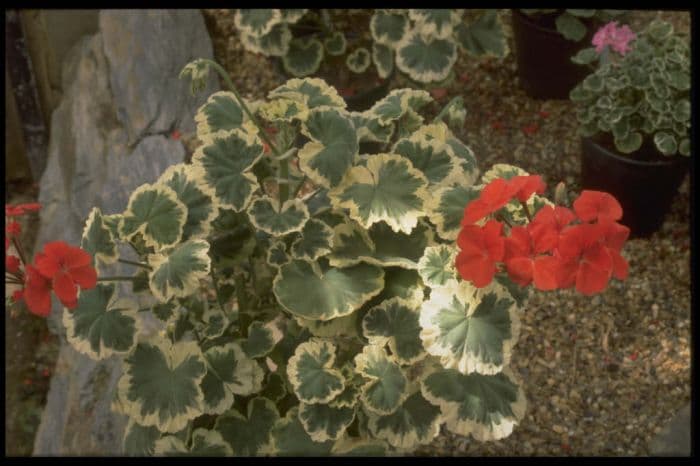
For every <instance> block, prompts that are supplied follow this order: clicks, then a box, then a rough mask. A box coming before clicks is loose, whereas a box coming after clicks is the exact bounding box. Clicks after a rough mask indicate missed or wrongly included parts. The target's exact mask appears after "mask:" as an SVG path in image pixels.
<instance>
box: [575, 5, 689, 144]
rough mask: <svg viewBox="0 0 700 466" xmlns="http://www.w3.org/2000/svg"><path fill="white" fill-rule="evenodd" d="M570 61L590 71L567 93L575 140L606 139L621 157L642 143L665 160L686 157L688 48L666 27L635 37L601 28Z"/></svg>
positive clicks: (656, 22)
mask: <svg viewBox="0 0 700 466" xmlns="http://www.w3.org/2000/svg"><path fill="white" fill-rule="evenodd" d="M593 45H594V46H595V47H589V48H587V49H583V50H581V51H580V52H579V53H578V54H577V55H575V56H574V57H573V58H572V60H573V61H574V62H576V63H579V64H591V66H592V68H593V71H592V73H591V74H590V75H589V76H588V77H586V78H585V79H584V80H583V81H582V82H581V83H580V84H579V85H577V86H576V87H575V88H574V89H573V90H572V91H571V93H570V98H571V100H572V101H573V102H575V103H576V104H577V106H578V110H577V117H578V120H579V123H580V125H579V133H580V134H581V136H584V137H589V136H594V137H601V136H602V135H609V136H611V139H612V142H613V143H614V147H615V149H617V150H618V151H619V152H621V153H623V154H631V153H633V152H635V151H637V150H638V149H639V148H640V147H642V144H643V143H644V141H645V140H649V141H653V144H654V146H655V147H656V149H658V151H659V152H660V153H662V154H663V155H665V156H673V155H676V154H680V155H683V156H690V117H691V106H690V44H689V40H688V37H687V35H683V34H678V33H674V31H673V26H672V25H671V24H670V23H667V22H665V21H661V20H658V19H657V20H654V21H652V22H651V23H650V24H649V25H648V26H647V27H646V29H644V30H643V31H642V32H641V33H639V34H635V33H634V32H632V31H631V30H629V28H627V29H625V27H624V26H623V27H618V26H617V24H615V23H610V24H607V25H605V26H603V27H602V28H601V29H600V30H599V31H598V33H596V35H595V36H594V38H593Z"/></svg>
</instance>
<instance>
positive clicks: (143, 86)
mask: <svg viewBox="0 0 700 466" xmlns="http://www.w3.org/2000/svg"><path fill="white" fill-rule="evenodd" d="M99 23H100V29H99V31H98V32H97V34H95V35H92V36H86V37H83V38H81V39H80V40H79V41H78V42H77V43H76V44H75V45H74V46H73V48H72V49H71V51H70V52H69V54H68V55H67V57H66V61H65V62H64V67H63V70H62V81H63V90H64V94H63V97H62V100H61V102H60V104H59V105H58V107H57V108H56V110H55V111H54V112H53V114H52V118H51V136H50V141H49V151H48V153H49V154H48V160H47V167H46V169H45V171H44V174H43V176H42V178H41V181H40V183H39V186H40V191H39V202H41V203H42V205H43V208H42V210H41V212H40V224H39V231H38V234H37V240H36V244H35V248H34V251H35V252H38V251H40V250H41V249H43V246H44V244H45V243H47V242H49V241H54V240H61V241H65V242H67V243H69V244H74V245H77V244H79V243H80V238H81V236H82V231H83V228H84V222H85V219H86V218H87V215H88V213H89V212H90V210H91V209H92V207H94V206H97V207H99V208H100V209H101V210H102V211H103V213H105V214H113V213H121V212H123V211H124V210H125V209H126V206H127V204H128V200H129V196H130V194H131V192H132V191H133V190H134V189H135V188H136V187H138V186H140V185H142V184H144V183H152V182H154V181H156V180H157V179H158V177H159V176H160V175H161V174H162V173H163V171H165V169H166V168H167V167H169V166H170V165H172V164H175V163H179V162H182V161H183V160H184V158H185V155H186V151H185V148H184V146H183V145H182V143H181V142H180V141H179V140H174V139H172V138H170V137H169V134H170V132H171V131H172V129H175V128H177V129H179V130H180V131H182V132H188V131H194V121H193V118H194V115H195V113H196V111H197V109H198V108H199V106H201V105H202V104H203V103H204V102H205V101H206V98H207V97H208V96H209V95H210V94H211V93H213V92H215V91H216V90H218V84H217V82H216V79H215V77H213V76H210V80H211V82H210V83H209V85H208V87H207V88H206V89H205V91H204V92H202V93H200V94H197V95H196V96H192V95H191V94H190V90H189V83H187V82H185V81H184V80H180V79H178V75H179V73H180V70H181V69H182V67H183V66H184V65H185V64H186V63H188V62H189V61H191V60H192V59H194V58H199V57H202V58H212V55H213V54H212V46H211V40H210V38H209V36H208V34H207V31H206V27H205V25H204V20H203V18H202V16H201V13H200V12H199V11H197V10H177V11H176V10H168V11H163V10H160V11H158V10H138V11H135V10H119V11H101V12H100V22H99ZM120 251H121V253H122V254H123V255H124V257H125V258H130V259H133V257H131V256H129V254H130V253H131V249H130V248H129V247H128V246H121V247H120ZM99 273H100V275H101V276H107V275H124V274H131V273H133V268H132V267H131V266H129V265H126V264H114V265H112V266H110V267H105V268H104V270H100V271H99ZM119 292H120V294H121V296H128V295H129V293H130V286H129V285H128V284H125V283H120V286H119ZM138 298H139V299H137V301H139V303H140V304H143V303H142V301H143V299H141V297H138ZM146 304H147V303H146ZM62 313H63V308H62V306H61V305H60V303H59V302H58V300H57V299H56V298H54V300H53V307H52V313H51V315H50V316H49V318H48V324H49V328H50V330H51V331H53V332H54V333H56V334H58V336H59V339H60V341H61V347H60V352H59V357H58V362H57V365H56V369H55V370H54V371H53V374H54V375H53V378H52V380H51V385H50V388H49V393H48V396H47V404H46V407H45V409H44V412H43V414H42V419H41V423H40V425H39V428H38V431H37V434H36V437H35V442H34V455H40V456H59V455H61V456H63V455H71V456H73V455H78V456H80V455H91V456H93V455H98V456H99V455H109V456H111V455H121V454H122V453H123V446H122V438H123V433H124V428H125V427H126V421H127V419H126V417H125V416H123V415H121V414H118V413H115V412H113V411H112V410H111V404H112V401H113V399H114V394H115V390H116V386H117V383H118V380H119V378H120V377H121V373H122V369H121V365H122V359H121V358H120V357H118V356H112V357H110V358H107V359H105V360H102V361H93V360H91V359H90V358H88V357H87V356H85V355H82V354H80V353H78V352H76V351H75V350H74V349H73V347H72V346H71V345H70V344H68V343H67V342H66V338H65V329H64V328H63V324H62V319H61V317H62ZM142 314H144V313H142ZM144 317H145V318H147V317H146V316H144ZM144 323H145V324H147V322H144ZM151 324H152V325H150V326H149V325H147V327H148V328H150V327H153V328H151V329H150V330H149V332H156V331H158V328H157V324H158V322H155V321H154V322H151Z"/></svg>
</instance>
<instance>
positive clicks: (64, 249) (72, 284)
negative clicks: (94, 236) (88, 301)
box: [34, 241, 97, 309]
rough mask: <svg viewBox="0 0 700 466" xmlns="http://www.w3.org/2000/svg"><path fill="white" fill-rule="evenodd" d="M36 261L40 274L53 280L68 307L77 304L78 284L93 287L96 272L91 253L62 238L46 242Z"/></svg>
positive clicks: (86, 287)
mask: <svg viewBox="0 0 700 466" xmlns="http://www.w3.org/2000/svg"><path fill="white" fill-rule="evenodd" d="M34 262H35V263H36V268H37V269H38V270H39V272H40V273H41V275H43V276H44V277H46V278H47V279H50V280H51V284H52V287H53V290H54V292H55V293H56V296H57V297H58V299H59V300H60V301H61V303H62V304H63V305H64V306H66V307H67V308H69V309H73V308H75V306H76V305H77V304H78V286H80V287H81V288H82V289H90V288H94V287H95V285H96V284H97V272H96V270H95V268H94V267H93V266H92V258H91V257H90V254H88V253H87V252H85V251H84V250H82V249H80V248H78V247H74V246H70V245H69V244H67V243H65V242H63V241H52V242H50V243H46V245H45V246H44V252H43V253H39V254H37V256H36V258H35V260H34Z"/></svg>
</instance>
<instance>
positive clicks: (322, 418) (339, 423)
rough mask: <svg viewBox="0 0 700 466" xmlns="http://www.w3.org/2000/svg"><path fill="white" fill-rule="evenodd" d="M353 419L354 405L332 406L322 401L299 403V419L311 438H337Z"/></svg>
mask: <svg viewBox="0 0 700 466" xmlns="http://www.w3.org/2000/svg"><path fill="white" fill-rule="evenodd" d="M354 419H355V407H354V406H353V407H347V406H345V407H334V406H330V405H327V404H323V403H318V404H306V403H303V402H302V403H301V404H300V405H299V421H301V424H302V425H303V426H304V430H306V433H307V434H309V437H311V440H313V441H314V442H318V443H322V442H325V441H327V440H338V438H339V437H340V436H341V435H343V434H344V433H345V431H346V430H347V428H348V426H349V425H350V424H351V423H352V421H353V420H354Z"/></svg>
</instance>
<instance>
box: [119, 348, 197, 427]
mask: <svg viewBox="0 0 700 466" xmlns="http://www.w3.org/2000/svg"><path fill="white" fill-rule="evenodd" d="M206 371H207V369H206V362H205V360H204V356H203V355H202V352H201V350H200V349H199V345H198V344H197V343H196V342H193V341H190V342H178V343H174V344H172V343H170V341H169V340H167V339H165V338H162V339H155V340H152V341H150V342H141V343H138V344H137V345H136V348H135V349H134V350H133V351H132V352H131V354H129V356H127V357H126V359H125V360H124V373H123V375H122V376H121V379H119V384H118V391H119V400H120V402H121V404H122V406H123V409H124V411H125V412H127V413H128V414H129V416H130V417H131V418H133V419H134V420H135V421H136V422H138V423H139V424H141V425H143V426H145V427H148V426H156V427H157V428H158V429H159V430H161V431H162V432H169V433H174V432H178V431H180V430H182V429H183V428H184V427H185V426H186V425H187V423H188V422H189V421H191V420H192V419H194V418H195V417H197V416H199V415H200V414H202V405H203V399H204V395H203V393H202V391H201V389H200V385H199V384H200V382H201V381H202V379H203V378H204V376H205V374H206Z"/></svg>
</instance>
